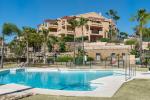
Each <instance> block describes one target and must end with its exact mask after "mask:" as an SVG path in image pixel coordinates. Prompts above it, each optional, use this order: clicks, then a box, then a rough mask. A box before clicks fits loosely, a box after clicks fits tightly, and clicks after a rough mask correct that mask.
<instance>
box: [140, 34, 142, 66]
mask: <svg viewBox="0 0 150 100" xmlns="http://www.w3.org/2000/svg"><path fill="white" fill-rule="evenodd" d="M140 61H141V64H142V32H140Z"/></svg>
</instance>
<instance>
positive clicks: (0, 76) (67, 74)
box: [0, 69, 116, 91]
mask: <svg viewBox="0 0 150 100" xmlns="http://www.w3.org/2000/svg"><path fill="white" fill-rule="evenodd" d="M114 74H116V73H115V72H114V71H86V70H82V71H80V70H76V71H67V70H66V71H58V70H55V71H30V70H24V69H19V70H13V71H12V70H6V71H2V72H0V84H9V83H16V84H22V85H26V86H30V87H33V88H44V89H54V90H72V91H92V90H94V89H96V86H93V85H91V83H90V81H92V80H95V79H98V78H102V77H106V76H111V75H114Z"/></svg>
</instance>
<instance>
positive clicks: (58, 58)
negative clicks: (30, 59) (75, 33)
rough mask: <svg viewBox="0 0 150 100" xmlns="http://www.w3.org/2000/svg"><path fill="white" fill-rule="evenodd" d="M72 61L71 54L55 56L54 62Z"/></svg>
mask: <svg viewBox="0 0 150 100" xmlns="http://www.w3.org/2000/svg"><path fill="white" fill-rule="evenodd" d="M69 61H73V57H71V56H59V57H57V58H56V62H69Z"/></svg>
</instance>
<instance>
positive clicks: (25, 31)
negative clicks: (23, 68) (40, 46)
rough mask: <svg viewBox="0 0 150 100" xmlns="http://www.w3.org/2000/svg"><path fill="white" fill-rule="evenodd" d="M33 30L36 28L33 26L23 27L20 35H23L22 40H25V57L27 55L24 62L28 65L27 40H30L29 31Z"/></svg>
mask: <svg viewBox="0 0 150 100" xmlns="http://www.w3.org/2000/svg"><path fill="white" fill-rule="evenodd" d="M35 32H36V30H35V29H34V28H31V27H28V26H25V27H23V31H22V35H23V37H24V41H25V42H26V57H27V60H26V64H27V65H29V42H30V38H29V36H30V34H31V33H35Z"/></svg>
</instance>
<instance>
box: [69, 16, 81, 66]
mask: <svg viewBox="0 0 150 100" xmlns="http://www.w3.org/2000/svg"><path fill="white" fill-rule="evenodd" d="M69 24H70V25H71V27H72V29H73V31H74V37H73V41H74V54H73V56H74V57H73V58H74V59H73V62H74V64H75V49H76V48H75V41H76V40H75V37H76V28H77V27H78V26H79V21H77V20H76V19H71V20H69Z"/></svg>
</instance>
